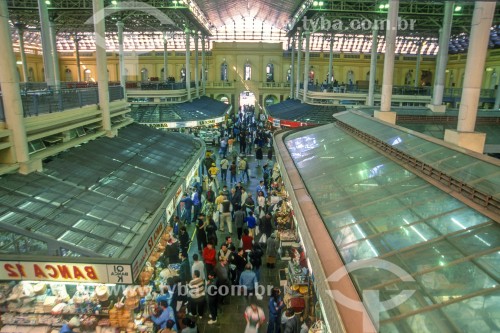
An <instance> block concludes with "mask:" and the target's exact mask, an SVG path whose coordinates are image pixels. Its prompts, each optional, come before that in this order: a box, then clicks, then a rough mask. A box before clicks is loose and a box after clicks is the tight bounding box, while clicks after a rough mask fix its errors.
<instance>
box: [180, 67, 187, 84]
mask: <svg viewBox="0 0 500 333" xmlns="http://www.w3.org/2000/svg"><path fill="white" fill-rule="evenodd" d="M181 82H186V68H185V67H184V65H182V68H181Z"/></svg>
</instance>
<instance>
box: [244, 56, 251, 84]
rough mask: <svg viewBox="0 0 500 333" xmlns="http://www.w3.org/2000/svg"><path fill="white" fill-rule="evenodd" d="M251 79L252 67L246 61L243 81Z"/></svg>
mask: <svg viewBox="0 0 500 333" xmlns="http://www.w3.org/2000/svg"><path fill="white" fill-rule="evenodd" d="M251 79H252V65H250V63H249V62H248V60H247V63H246V64H245V80H247V81H249V80H251Z"/></svg>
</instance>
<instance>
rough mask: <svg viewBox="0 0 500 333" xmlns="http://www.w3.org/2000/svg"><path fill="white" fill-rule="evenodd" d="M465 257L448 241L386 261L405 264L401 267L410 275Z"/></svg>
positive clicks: (431, 244) (403, 252) (411, 250)
mask: <svg viewBox="0 0 500 333" xmlns="http://www.w3.org/2000/svg"><path fill="white" fill-rule="evenodd" d="M462 257H463V254H462V253H461V252H460V251H459V250H458V249H457V248H456V247H454V246H453V245H451V244H450V243H449V242H447V241H444V240H443V241H438V242H434V243H430V244H429V243H427V244H422V245H420V246H418V247H417V248H411V249H408V250H406V251H402V252H397V253H395V254H393V255H391V256H389V257H385V259H386V260H388V261H390V262H394V263H398V262H402V263H404V264H403V265H402V266H401V267H402V268H403V269H404V270H405V271H407V272H408V273H409V274H416V273H422V272H424V271H427V270H432V269H436V268H439V267H441V266H444V265H446V264H448V263H450V262H453V261H455V260H458V259H460V258H462Z"/></svg>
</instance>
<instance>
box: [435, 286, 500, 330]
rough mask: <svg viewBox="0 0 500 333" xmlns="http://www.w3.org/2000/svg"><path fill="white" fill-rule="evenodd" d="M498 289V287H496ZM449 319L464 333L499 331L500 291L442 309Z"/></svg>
mask: <svg viewBox="0 0 500 333" xmlns="http://www.w3.org/2000/svg"><path fill="white" fill-rule="evenodd" d="M497 288H498V287H497ZM442 312H443V314H444V315H445V316H446V317H448V318H450V320H452V321H453V322H454V324H455V327H457V328H459V330H460V332H466V333H491V332H499V331H500V291H499V290H498V289H497V290H496V291H493V292H490V293H488V294H484V295H479V296H476V297H472V298H469V299H465V300H463V301H461V302H457V303H453V304H450V305H448V306H445V307H443V308H442Z"/></svg>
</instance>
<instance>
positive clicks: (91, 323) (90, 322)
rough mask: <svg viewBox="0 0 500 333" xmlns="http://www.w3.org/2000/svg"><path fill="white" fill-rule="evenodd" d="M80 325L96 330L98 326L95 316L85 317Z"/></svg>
mask: <svg viewBox="0 0 500 333" xmlns="http://www.w3.org/2000/svg"><path fill="white" fill-rule="evenodd" d="M80 323H81V325H82V326H83V327H85V328H87V329H89V328H94V327H96V325H97V318H96V317H95V316H83V317H82V319H81V320H80Z"/></svg>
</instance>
